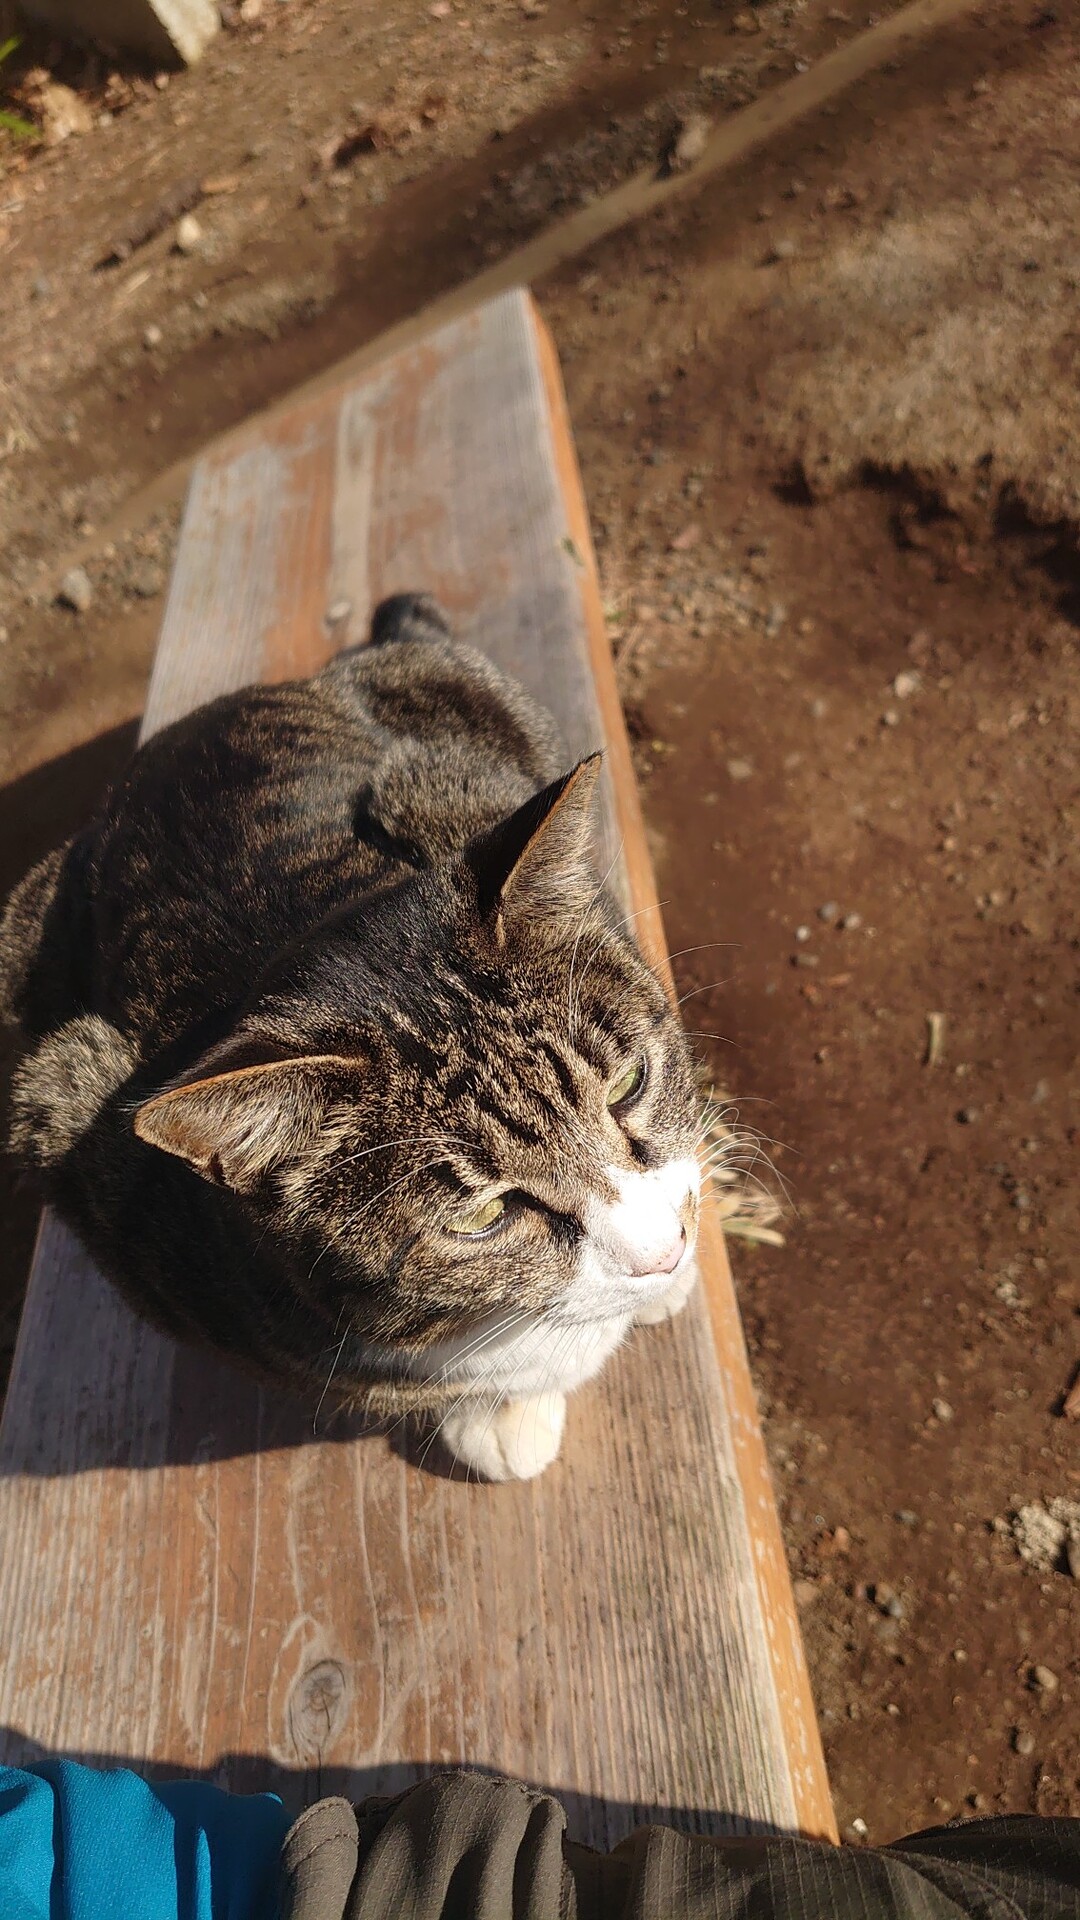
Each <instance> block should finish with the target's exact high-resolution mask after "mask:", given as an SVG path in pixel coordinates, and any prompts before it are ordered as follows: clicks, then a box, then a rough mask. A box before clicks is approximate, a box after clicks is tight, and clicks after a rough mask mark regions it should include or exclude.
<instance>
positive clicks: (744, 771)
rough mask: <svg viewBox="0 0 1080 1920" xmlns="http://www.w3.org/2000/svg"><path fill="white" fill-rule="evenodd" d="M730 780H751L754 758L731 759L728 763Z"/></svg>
mask: <svg viewBox="0 0 1080 1920" xmlns="http://www.w3.org/2000/svg"><path fill="white" fill-rule="evenodd" d="M727 770H728V779H729V780H750V779H752V778H753V774H754V763H753V761H752V760H729V761H728V763H727Z"/></svg>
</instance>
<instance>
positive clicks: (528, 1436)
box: [439, 1393, 566, 1480]
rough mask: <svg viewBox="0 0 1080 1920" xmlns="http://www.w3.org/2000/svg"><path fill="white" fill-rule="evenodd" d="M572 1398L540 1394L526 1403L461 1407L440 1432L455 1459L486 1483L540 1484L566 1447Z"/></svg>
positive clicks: (508, 1401) (450, 1416)
mask: <svg viewBox="0 0 1080 1920" xmlns="http://www.w3.org/2000/svg"><path fill="white" fill-rule="evenodd" d="M565 1425H566V1395H565V1394H563V1393H534V1394H530V1395H529V1396H528V1397H527V1398H525V1399H522V1400H502V1401H500V1403H499V1405H498V1406H497V1407H496V1408H495V1409H494V1411H492V1409H491V1407H490V1406H481V1405H477V1404H474V1405H472V1406H465V1407H461V1408H455V1410H454V1412H453V1413H449V1414H447V1416H446V1419H445V1420H444V1421H443V1423H442V1426H441V1427H440V1429H439V1431H440V1433H441V1435H442V1439H443V1443H444V1445H445V1446H446V1447H447V1448H448V1449H449V1451H450V1452H451V1453H452V1454H453V1456H454V1459H455V1460H458V1461H460V1463H461V1465H462V1466H463V1467H465V1468H467V1470H468V1471H469V1472H470V1473H473V1474H475V1475H476V1476H477V1478H478V1479H480V1480H534V1479H535V1478H536V1475H537V1474H538V1473H543V1471H544V1468H545V1467H550V1465H551V1463H552V1461H553V1460H554V1458H555V1456H556V1454H557V1453H558V1451H559V1447H560V1445H561V1444H562V1437H563V1428H564V1427H565Z"/></svg>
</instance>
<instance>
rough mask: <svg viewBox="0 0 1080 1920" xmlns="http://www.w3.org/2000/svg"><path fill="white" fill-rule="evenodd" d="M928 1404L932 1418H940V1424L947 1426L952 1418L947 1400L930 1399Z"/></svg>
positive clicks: (951, 1411)
mask: <svg viewBox="0 0 1080 1920" xmlns="http://www.w3.org/2000/svg"><path fill="white" fill-rule="evenodd" d="M930 1404H931V1408H932V1410H933V1415H934V1419H935V1420H940V1421H941V1424H942V1426H947V1425H948V1423H949V1421H950V1420H951V1419H952V1418H953V1410H952V1408H951V1407H950V1405H949V1403H948V1401H947V1400H941V1399H937V1400H933V1401H931V1403H930Z"/></svg>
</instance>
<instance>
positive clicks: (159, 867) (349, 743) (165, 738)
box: [85, 677, 385, 1044]
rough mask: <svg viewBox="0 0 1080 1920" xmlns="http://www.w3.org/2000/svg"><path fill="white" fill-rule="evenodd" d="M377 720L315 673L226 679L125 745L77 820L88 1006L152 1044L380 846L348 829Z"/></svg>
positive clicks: (326, 907)
mask: <svg viewBox="0 0 1080 1920" xmlns="http://www.w3.org/2000/svg"><path fill="white" fill-rule="evenodd" d="M377 734H378V729H377V728H375V727H373V726H372V725H371V724H370V722H368V721H367V720H366V719H365V715H364V711H363V707H362V704H361V703H359V702H355V703H353V704H352V710H351V711H350V710H349V708H348V707H347V706H344V705H343V704H342V703H341V702H340V701H335V700H334V699H332V698H330V697H328V692H327V689H326V687H325V685H324V684H323V683H322V682H321V681H320V679H319V677H316V678H315V679H313V680H309V681H294V682H289V683H287V684H284V685H281V686H276V687H252V688H248V689H245V690H244V691H242V692H240V693H237V694H232V695H227V696H225V697H224V698H222V699H220V700H217V701H214V702H212V703H211V704H210V705H209V706H206V707H203V708H200V709H199V710H198V711H196V712H195V713H193V714H191V715H188V716H187V717H186V718H185V719H183V720H181V721H178V722H177V723H176V724H175V725H174V726H172V727H168V728H166V729H164V730H163V731H162V732H161V733H160V734H157V735H155V736H154V738H153V739H152V740H150V741H148V742H147V743H146V745H145V746H144V747H142V748H141V749H140V751H139V752H138V753H137V754H136V755H135V758H134V759H133V761H132V763H131V765H130V767H129V768H128V770H127V772H126V773H125V775H124V777H123V778H122V779H121V780H120V781H119V782H118V784H117V785H116V787H115V788H114V789H113V791H112V792H111V794H110V795H109V798H108V801H107V803H106V806H105V808H104V809H103V812H102V815H101V817H100V819H99V821H98V822H97V823H95V826H94V827H93V828H92V829H91V830H90V840H91V846H90V851H89V857H88V859H87V861H86V881H85V884H86V885H87V887H88V890H89V893H90V896H91V901H92V916H93V929H94V947H95V956H94V957H95V968H94V971H95V992H94V1001H95V1005H94V1011H95V1012H99V1013H101V1014H103V1015H104V1016H105V1018H107V1019H109V1020H112V1021H115V1022H116V1024H117V1025H119V1026H121V1027H122V1028H124V1029H125V1030H126V1031H128V1032H132V1033H133V1034H138V1035H139V1036H140V1037H141V1038H143V1039H144V1040H146V1041H148V1042H153V1043H155V1044H161V1043H164V1042H165V1041H167V1040H168V1039H169V1038H171V1037H172V1036H173V1034H174V1032H175V1031H176V1030H177V1029H178V1027H180V1026H182V1025H183V1024H184V1023H185V1021H186V1020H187V1019H188V1018H189V1017H191V1016H192V1015H198V1016H199V1018H200V1020H201V1019H202V1018H204V1017H206V1016H207V1015H209V1014H210V1013H211V1012H212V1010H213V1009H214V1008H216V1007H218V1006H222V1007H224V1006H228V1005H232V1004H234V1003H235V1001H236V999H237V997H238V996H242V994H243V993H244V992H245V991H246V990H247V988H248V987H249V986H250V985H251V983H252V981H253V980H254V978H255V976H256V975H257V974H258V972H259V971H260V970H261V968H262V967H263V966H264V965H266V964H267V962H268V961H269V960H270V959H271V958H272V957H273V955H274V954H275V953H276V952H278V951H279V950H280V949H281V947H282V946H283V945H285V944H287V943H288V941H289V940H291V939H293V938H295V937H296V936H297V935H299V934H301V933H303V932H305V931H306V930H307V929H308V928H309V927H310V926H312V925H313V924H314V923H315V922H316V921H317V920H319V919H321V918H322V917H323V916H324V915H325V914H326V913H328V912H329V911H330V910H331V909H332V908H333V907H334V906H335V905H337V904H338V903H339V902H340V901H341V900H342V899H344V898H347V897H355V895H356V893H357V891H362V890H363V888H364V886H365V885H367V884H370V882H371V880H372V879H373V878H374V877H376V875H377V874H378V873H379V871H380V869H381V867H382V866H384V865H385V862H380V861H379V859H378V858H377V857H376V856H375V855H374V854H373V853H372V852H371V851H370V850H369V849H367V848H365V847H363V846H361V845H360V844H359V843H358V841H357V838H356V835H355V833H354V831H353V811H354V805H355V794H356V791H357V786H358V784H359V783H361V782H362V781H363V780H364V778H365V777H370V775H371V773H372V771H373V770H374V768H375V766H376V765H377V761H378V740H377Z"/></svg>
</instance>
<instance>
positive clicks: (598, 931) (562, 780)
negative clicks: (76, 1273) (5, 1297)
mask: <svg viewBox="0 0 1080 1920" xmlns="http://www.w3.org/2000/svg"><path fill="white" fill-rule="evenodd" d="M372 641H373V644H372V645H371V646H369V647H365V648H363V649H358V650H354V651H352V652H350V653H347V654H344V655H341V656H340V657H339V658H338V659H337V660H335V661H334V662H332V664H331V665H330V666H329V667H327V668H326V669H325V670H324V671H323V672H322V673H321V674H318V675H316V676H315V677H314V678H312V679H310V680H307V681H297V682H294V683H291V684H289V685H286V686H279V687H269V688H252V689H249V690H247V691H245V692H242V693H239V694H235V695H231V696H228V697H226V698H224V699H222V700H218V701H215V702H214V703H213V704H212V705H210V706H208V707H205V708H203V709H201V710H199V711H198V712H197V713H195V714H193V715H191V716H189V717H188V718H187V719H185V720H183V721H181V722H179V723H178V724H177V725H176V726H173V727H170V728H168V729H167V730H165V731H164V732H162V733H161V734H159V735H157V736H156V737H155V738H153V739H152V740H150V741H149V742H148V743H147V745H145V746H144V747H143V748H141V749H140V751H139V753H138V754H137V755H136V756H135V759H134V760H133V762H132V764H131V766H130V768H129V770H128V773H127V775H126V776H125V778H124V779H123V780H122V781H121V782H120V783H119V785H118V787H117V788H116V790H115V791H114V792H113V793H112V794H111V795H110V796H109V798H108V799H107V801H106V803H105V805H104V806H103V808H102V811H101V813H100V815H99V817H98V818H97V819H96V820H95V821H94V822H93V823H92V824H91V825H90V826H89V827H88V828H87V829H86V830H85V832H84V833H82V834H81V835H79V836H77V838H76V839H75V840H74V841H72V842H71V843H69V845H68V846H67V847H66V848H63V849H61V850H60V851H59V852H58V853H56V854H54V855H52V856H50V858H49V860H48V861H46V862H44V863H43V864H42V866H41V867H40V868H38V869H35V871H34V873H33V874H32V875H30V876H28V877H27V880H26V881H24V882H23V884H22V886H21V888H20V889H18V890H17V892H16V895H15V896H13V900H12V904H11V905H10V906H9V910H8V914H7V916H6V918H5V920H4V923H3V927H2V928H0V980H3V981H6V983H7V1000H8V1006H7V1011H8V1013H9V1014H10V1015H11V1016H12V1017H13V1018H14V1019H16V1020H17V1021H18V1023H19V1024H20V1025H21V1027H22V1030H23V1035H24V1040H25V1051H24V1054H23V1058H22V1063H21V1066H20V1068H19V1071H18V1074H17V1078H16V1084H15V1094H14V1117H13V1127H12V1141H13V1145H14V1148H15V1150H16V1152H17V1153H18V1155H19V1156H20V1158H21V1160H22V1162H23V1164H24V1165H25V1166H26V1167H27V1168H28V1169H29V1170H31V1171H32V1172H33V1173H34V1174H35V1175H36V1177H37V1178H38V1179H39V1181H40V1183H41V1186H42V1189H43V1191H44V1192H45V1194H46V1195H47V1196H48V1198H49V1199H50V1200H51V1201H52V1203H53V1204H54V1205H55V1206H56V1207H57V1208H58V1209H59V1211H60V1212H61V1214H62V1215H63V1216H64V1217H65V1219H67V1220H68V1221H69V1222H70V1224H71V1225H72V1226H73V1227H74V1228H75V1230H76V1231H77V1232H78V1233H79V1234H80V1235H81V1236H82V1238H83V1240H84V1242H85V1243H86V1245H87V1246H88V1248H89V1249H90V1251H91V1253H92V1254H93V1255H94V1257H95V1258H96V1260H97V1261H98V1263H99V1264H100V1265H101V1267H102V1268H103V1269H104V1271H105V1272H106V1273H107V1274H109V1275H110V1277H111V1278H112V1279H113V1280H114V1282H115V1283H116V1284H117V1286H119V1287H120V1288H121V1290H122V1291H123V1292H124V1294H125V1295H126V1297H127V1298H128V1300H129V1301H130V1302H131V1303H132V1305H133V1306H134V1307H135V1308H136V1309H137V1310H138V1311H140V1312H142V1313H144V1314H146V1315H148V1316H149V1317H151V1318H153V1319H154V1320H155V1321H157V1322H158V1323H159V1324H161V1325H162V1326H164V1327H165V1328H166V1329H168V1330H169V1331H170V1332H171V1333H173V1334H175V1335H177V1336H179V1337H181V1338H185V1339H195V1340H202V1341H206V1342H209V1343H211V1344H212V1345H214V1346H216V1347H217V1348H219V1349H220V1350H222V1351H224V1352H225V1353H227V1354H229V1355H231V1356H232V1357H233V1358H234V1359H235V1360H237V1361H239V1362H241V1363H243V1364H245V1365H248V1366H250V1367H254V1368H256V1369H257V1370H258V1371H260V1372H261V1373H263V1374H265V1375H269V1376H270V1377H272V1378H276V1379H282V1380H286V1381H289V1382H291V1383H293V1384H299V1385H300V1386H302V1387H305V1388H308V1389H311V1390H312V1391H313V1392H314V1393H316V1394H318V1393H321V1392H323V1391H324V1390H325V1389H326V1388H327V1385H328V1383H329V1384H330V1386H331V1388H332V1392H333V1393H334V1395H335V1396H340V1397H342V1398H344V1399H346V1400H348V1401H351V1402H362V1403H365V1404H367V1405H369V1406H371V1407H373V1408H375V1409H377V1410H381V1411H400V1410H402V1409H403V1408H408V1407H410V1406H426V1407H430V1408H433V1409H435V1410H438V1411H443V1410H446V1409H448V1408H449V1407H450V1406H451V1404H452V1403H454V1402H455V1401H457V1400H458V1399H459V1398H460V1397H461V1396H462V1395H463V1394H464V1395H466V1396H467V1397H468V1398H469V1400H470V1403H471V1404H480V1403H484V1404H489V1405H491V1406H494V1405H495V1404H496V1403H498V1402H500V1401H502V1400H505V1399H507V1398H508V1397H509V1398H513V1396H514V1393H515V1382H517V1383H518V1385H522V1383H524V1382H525V1381H526V1377H527V1380H528V1382H529V1385H528V1391H529V1392H531V1393H532V1392H538V1391H540V1390H541V1388H542V1389H544V1390H545V1391H547V1390H550V1392H552V1393H556V1394H557V1393H558V1392H559V1391H561V1389H562V1388H563V1387H564V1386H567V1385H573V1384H576V1382H577V1379H578V1378H583V1377H586V1376H587V1374H588V1372H589V1371H594V1370H595V1366H594V1365H593V1362H594V1361H595V1364H596V1365H599V1364H600V1363H601V1361H602V1359H603V1358H604V1356H605V1354H606V1353H607V1352H608V1351H610V1349H611V1347H612V1346H613V1345H615V1344H617V1341H618V1339H619V1338H620V1337H621V1334H622V1332H623V1331H625V1327H626V1326H627V1325H629V1324H630V1322H631V1320H632V1318H633V1317H634V1314H635V1312H636V1311H637V1310H638V1309H639V1308H641V1309H643V1310H644V1309H645V1308H648V1307H650V1306H655V1303H656V1300H657V1299H658V1298H660V1296H662V1295H663V1293H664V1291H665V1288H666V1287H667V1285H668V1268H667V1267H665V1268H663V1271H661V1267H662V1262H663V1260H666V1261H667V1263H668V1267H670V1266H671V1263H672V1262H673V1261H675V1260H676V1258H678V1259H679V1260H680V1262H681V1261H682V1260H683V1255H682V1254H681V1253H680V1252H679V1249H680V1248H683V1249H684V1252H685V1260H686V1261H689V1259H690V1257H691V1255H692V1242H693V1235H694V1230H695V1226H696V1209H697V1185H696V1175H694V1174H693V1172H692V1169H693V1161H692V1154H693V1145H694V1137H695V1101H694V1090H693V1082H692V1076H691V1072H690V1067H689V1061H688V1056H687V1051H686V1047H685V1043H684V1041H683V1038H682V1035H681V1032H680V1029H679V1027H678V1025H677V1022H676V1021H675V1019H674V1017H673V1015H672V1013H671V1010H670V1008H669V1006H668V1003H667V1000H666V997H665V995H664V993H663V991H662V989H661V987H660V985H659V984H658V982H657V981H656V979H655V978H654V977H653V975H652V973H651V972H650V971H649V969H648V968H647V966H646V965H645V963H644V961H643V960H642V958H641V955H640V953H639V952H638V949H637V947H636V945H635V944H634V942H633V940H632V939H631V937H630V935H629V932H628V931H627V928H626V927H625V925H624V924H623V922H622V920H621V918H620V915H619V913H618V910H617V908H616V907H615V905H614V904H613V902H612V900H611V898H610V897H609V895H608V893H607V892H606V891H605V889H604V888H603V887H602V886H600V885H598V882H597V878H596V875H595V873H594V871H593V864H592V861H591V858H590V800H591V795H592V789H593V785H594V783H595V777H596V768H597V763H596V761H595V760H593V761H589V762H585V763H583V764H582V765H581V766H580V767H578V768H575V769H573V770H572V771H571V772H570V773H567V772H566V771H565V768H566V758H565V755H564V752H563V749H562V748H561V745H560V743H559V740H558V738H557V735H556V732H555V729H554V726H553V723H552V722H551V720H550V718H549V717H548V716H547V715H546V714H545V713H543V712H542V711H541V710H540V709H539V708H537V707H536V706H535V705H534V704H533V703H532V702H531V701H530V700H529V699H528V698H527V697H526V695H525V694H524V693H523V691H522V690H521V689H520V688H519V687H517V686H515V685H514V684H513V683H512V682H510V681H508V680H507V679H505V678H504V677H503V676H502V675H501V674H500V673H498V672H497V671H496V669H495V668H494V667H492V666H491V665H490V663H489V662H487V661H486V660H484V659H482V658H481V657H480V656H479V655H477V654H474V653H472V652H470V651H469V650H468V649H466V648H465V647H462V646H460V645H458V644H457V643H456V642H454V641H453V640H452V638H451V637H450V635H449V633H448V630H447V628H446V626H445V623H444V622H443V619H442V616H441V615H440V614H439V612H438V610H437V608H436V607H435V606H434V605H433V603H432V602H430V601H428V600H426V599H424V598H422V597H420V596H413V595H409V596H401V597H399V598H398V599H397V600H395V601H391V602H387V603H385V604H384V605H383V606H382V607H381V608H379V609H378V611H377V613H376V615H375V621H374V626H373V633H372ZM635 1062H642V1063H644V1071H643V1077H642V1079H641V1084H639V1085H635V1087H634V1089H633V1093H632V1095H631V1096H630V1097H628V1098H627V1099H626V1100H624V1101H623V1102H621V1103H617V1104H616V1105H615V1107H614V1109H613V1108H612V1106H611V1105H610V1104H609V1099H610V1094H611V1090H612V1087H613V1086H617V1084H618V1082H619V1075H620V1074H622V1075H623V1078H624V1079H625V1078H626V1075H627V1074H628V1073H630V1074H631V1075H633V1074H634V1073H635V1072H636V1068H635ZM628 1063H629V1066H628ZM672 1168H675V1169H676V1170H677V1171H676V1172H675V1173H671V1172H669V1171H668V1170H670V1169H672ZM678 1169H683V1171H678ZM687 1169H690V1170H691V1171H686V1170H687ZM665 1182H666V1183H667V1184H666V1185H665ZM684 1188H685V1192H684V1191H683V1189H684ZM669 1189H670V1190H669ZM627 1196H630V1199H629V1200H628V1198H627ZM494 1198H499V1199H501V1200H502V1203H503V1213H502V1215H501V1217H500V1218H499V1219H498V1221H497V1222H496V1223H494V1224H493V1225H492V1226H490V1227H489V1228H488V1229H487V1230H485V1231H484V1232H483V1233H481V1234H479V1235H473V1236H467V1235H463V1234H462V1233H461V1232H460V1231H458V1230H456V1229H457V1228H459V1227H460V1223H461V1220H462V1216H463V1211H464V1210H466V1209H468V1208H470V1207H471V1208H473V1209H474V1210H475V1208H476V1207H477V1206H479V1205H482V1204H485V1203H487V1202H489V1201H493V1199H494ZM630 1201H632V1203H633V1204H632V1205H631V1204H630ZM673 1236H674V1238H673ZM680 1236H681V1237H680ZM653 1248H654V1249H655V1251H650V1249H653ZM650 1261H652V1262H653V1265H654V1267H656V1271H653V1270H652V1269H651V1268H650V1266H649V1262H650ZM657 1263H660V1264H659V1265H658V1264H657ZM682 1270H683V1280H682V1285H683V1288H684V1291H685V1265H684V1266H683V1269H682ZM575 1303H576V1304H575ZM575 1327H576V1328H577V1331H576V1332H575ZM583 1329H584V1331H583ZM515 1343H516V1345H515ZM485 1347H486V1349H487V1351H488V1353H489V1355H490V1364H487V1363H481V1362H480V1361H479V1360H478V1358H477V1356H478V1355H481V1354H482V1353H483V1351H484V1350H485ZM515 1355H516V1358H515ZM545 1355H546V1356H547V1358H545V1357H544V1356H545ZM538 1356H539V1357H538ZM519 1363H520V1364H519ZM485 1366H486V1371H485ZM515 1366H516V1367H517V1372H516V1373H515ZM545 1369H546V1371H545ZM538 1380H539V1386H537V1381H538ZM550 1424H551V1425H552V1430H553V1431H554V1428H555V1427H557V1426H559V1422H558V1420H554V1421H553V1422H552V1423H550ZM555 1444H557V1439H556V1442H555Z"/></svg>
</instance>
